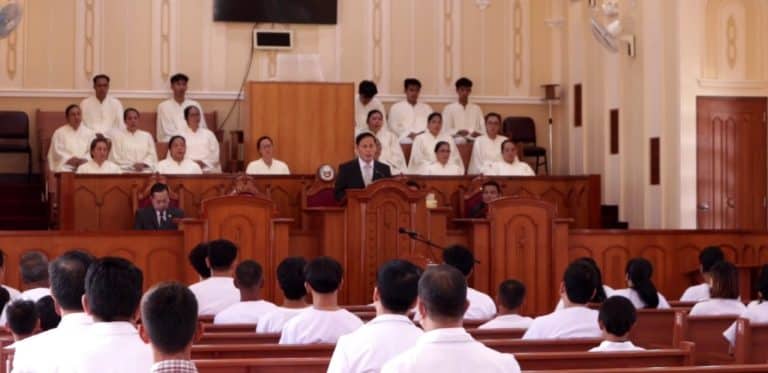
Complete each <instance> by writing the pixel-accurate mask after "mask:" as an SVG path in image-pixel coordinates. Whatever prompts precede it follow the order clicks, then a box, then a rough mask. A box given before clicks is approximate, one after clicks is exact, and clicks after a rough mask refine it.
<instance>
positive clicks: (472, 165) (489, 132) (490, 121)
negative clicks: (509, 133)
mask: <svg viewBox="0 0 768 373" xmlns="http://www.w3.org/2000/svg"><path fill="white" fill-rule="evenodd" d="M500 132H501V115H499V114H498V113H488V114H486V115H485V133H486V134H485V135H482V136H479V137H477V138H476V139H475V142H474V144H472V157H471V158H470V160H469V167H468V168H467V174H468V175H477V174H479V173H481V172H482V171H483V168H484V167H488V166H490V165H491V164H492V163H493V162H498V161H501V160H502V157H501V144H502V143H504V141H505V140H507V137H506V136H502V135H500V134H499V133H500Z"/></svg>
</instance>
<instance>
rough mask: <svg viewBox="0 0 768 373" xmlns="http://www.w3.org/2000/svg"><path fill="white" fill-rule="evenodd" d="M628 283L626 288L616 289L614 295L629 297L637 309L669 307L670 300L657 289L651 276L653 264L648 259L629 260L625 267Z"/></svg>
mask: <svg viewBox="0 0 768 373" xmlns="http://www.w3.org/2000/svg"><path fill="white" fill-rule="evenodd" d="M624 273H625V274H626V279H627V285H628V286H629V287H628V288H626V289H619V290H614V291H613V293H612V295H620V296H622V297H625V298H627V299H629V300H630V301H631V302H632V304H633V305H634V306H635V308H636V309H641V308H658V309H665V308H669V302H667V299H666V298H664V296H663V295H662V294H661V293H659V292H658V291H657V290H656V285H654V284H653V280H651V276H652V275H653V265H652V264H651V262H649V261H648V260H647V259H644V258H634V259H631V260H630V261H629V262H627V267H626V269H625V272H624Z"/></svg>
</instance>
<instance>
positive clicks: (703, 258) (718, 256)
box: [699, 246, 725, 273]
mask: <svg viewBox="0 0 768 373" xmlns="http://www.w3.org/2000/svg"><path fill="white" fill-rule="evenodd" d="M723 260H725V255H724V254H723V250H720V247H719V246H708V247H705V248H704V250H701V252H700V253H699V264H701V271H702V272H704V273H709V271H710V269H712V266H713V265H715V264H717V263H719V262H722V261H723Z"/></svg>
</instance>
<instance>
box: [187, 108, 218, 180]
mask: <svg viewBox="0 0 768 373" xmlns="http://www.w3.org/2000/svg"><path fill="white" fill-rule="evenodd" d="M202 117H203V113H202V112H201V111H200V109H198V108H197V107H196V106H188V107H187V108H186V109H184V120H186V121H187V124H188V125H187V126H186V127H185V128H184V129H182V131H181V135H182V136H184V140H186V144H187V158H189V159H191V160H193V161H194V162H195V163H197V164H198V165H199V166H200V168H201V169H202V170H203V173H206V174H214V173H221V164H220V163H219V162H220V160H219V140H217V139H216V135H214V134H213V132H212V131H211V130H209V129H207V128H205V127H201V126H200V121H201V118H202Z"/></svg>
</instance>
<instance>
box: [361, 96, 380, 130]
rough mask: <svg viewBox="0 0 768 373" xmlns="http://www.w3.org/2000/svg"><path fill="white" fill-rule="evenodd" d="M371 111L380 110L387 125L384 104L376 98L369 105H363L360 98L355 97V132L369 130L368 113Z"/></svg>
mask: <svg viewBox="0 0 768 373" xmlns="http://www.w3.org/2000/svg"><path fill="white" fill-rule="evenodd" d="M371 110H378V111H380V112H381V116H382V119H384V125H385V126H386V125H387V112H386V111H385V110H384V104H382V103H381V101H379V99H378V98H376V97H374V98H372V99H371V101H369V102H368V104H367V105H363V103H362V102H360V96H359V95H358V96H355V132H357V131H362V130H365V129H366V128H368V123H367V122H368V113H369V112H371Z"/></svg>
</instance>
